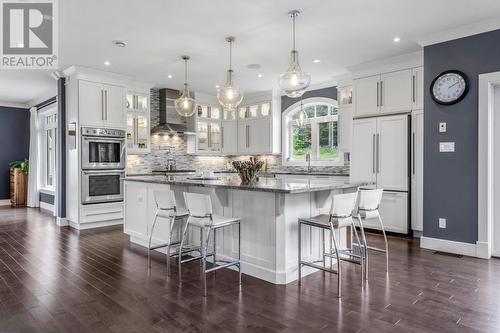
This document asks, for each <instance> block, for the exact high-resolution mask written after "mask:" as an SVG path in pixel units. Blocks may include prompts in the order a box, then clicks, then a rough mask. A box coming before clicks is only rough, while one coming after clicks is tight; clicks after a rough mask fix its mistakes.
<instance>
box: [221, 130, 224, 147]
mask: <svg viewBox="0 0 500 333" xmlns="http://www.w3.org/2000/svg"><path fill="white" fill-rule="evenodd" d="M220 136H221V138H220V146H221V148H222V149H224V126H221V128H220Z"/></svg>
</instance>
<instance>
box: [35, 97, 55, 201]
mask: <svg viewBox="0 0 500 333" xmlns="http://www.w3.org/2000/svg"><path fill="white" fill-rule="evenodd" d="M53 115H57V106H55V105H54V106H52V107H47V108H44V109H42V110H40V111H39V113H38V117H39V118H38V121H39V124H40V131H39V139H38V143H39V145H38V147H39V148H40V149H39V151H38V157H39V158H38V161H39V173H38V174H39V175H40V180H39V184H40V189H39V191H40V192H44V193H46V192H49V193H52V194H54V193H55V189H56V186H57V184H56V178H54V183H53V185H47V131H48V130H49V129H50V130H56V129H57V122H55V123H52V124H51V125H49V126H47V123H46V118H47V117H49V116H53ZM54 133H55V134H56V138H55V142H57V130H56V131H55V132H54ZM55 145H57V143H55ZM54 148H55V146H54ZM55 154H56V156H55V160H56V161H57V151H55ZM55 168H56V166H55V165H54V171H55Z"/></svg>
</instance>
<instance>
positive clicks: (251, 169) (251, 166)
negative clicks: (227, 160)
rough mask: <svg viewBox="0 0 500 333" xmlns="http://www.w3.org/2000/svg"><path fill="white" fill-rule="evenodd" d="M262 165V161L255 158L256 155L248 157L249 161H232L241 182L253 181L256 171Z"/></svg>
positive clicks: (248, 182)
mask: <svg viewBox="0 0 500 333" xmlns="http://www.w3.org/2000/svg"><path fill="white" fill-rule="evenodd" d="M263 165H264V162H263V161H259V160H257V158H256V157H250V160H249V161H233V167H234V168H235V169H236V171H238V173H239V175H240V178H241V183H242V184H250V183H252V182H255V180H256V176H257V173H258V172H259V171H260V169H262V166H263Z"/></svg>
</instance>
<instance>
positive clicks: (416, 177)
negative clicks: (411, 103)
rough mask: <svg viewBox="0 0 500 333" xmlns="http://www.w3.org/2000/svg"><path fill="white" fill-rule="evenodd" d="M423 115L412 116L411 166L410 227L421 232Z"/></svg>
mask: <svg viewBox="0 0 500 333" xmlns="http://www.w3.org/2000/svg"><path fill="white" fill-rule="evenodd" d="M423 144H424V113H423V111H418V112H414V113H413V114H412V164H411V181H412V183H411V226H412V229H413V230H418V231H422V230H423V213H424V207H423V206H424V204H423V200H424V196H423V190H424V188H423V185H424V179H423V178H424V177H423V176H424V149H423V148H424V147H423Z"/></svg>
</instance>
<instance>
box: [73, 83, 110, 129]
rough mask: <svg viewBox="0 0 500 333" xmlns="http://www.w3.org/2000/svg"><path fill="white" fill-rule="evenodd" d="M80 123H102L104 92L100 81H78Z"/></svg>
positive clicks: (87, 124) (89, 124)
mask: <svg viewBox="0 0 500 333" xmlns="http://www.w3.org/2000/svg"><path fill="white" fill-rule="evenodd" d="M78 90H79V91H78V108H79V116H80V125H83V126H102V125H103V123H104V92H103V86H102V84H100V83H95V82H90V81H83V80H80V81H79V82H78Z"/></svg>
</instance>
